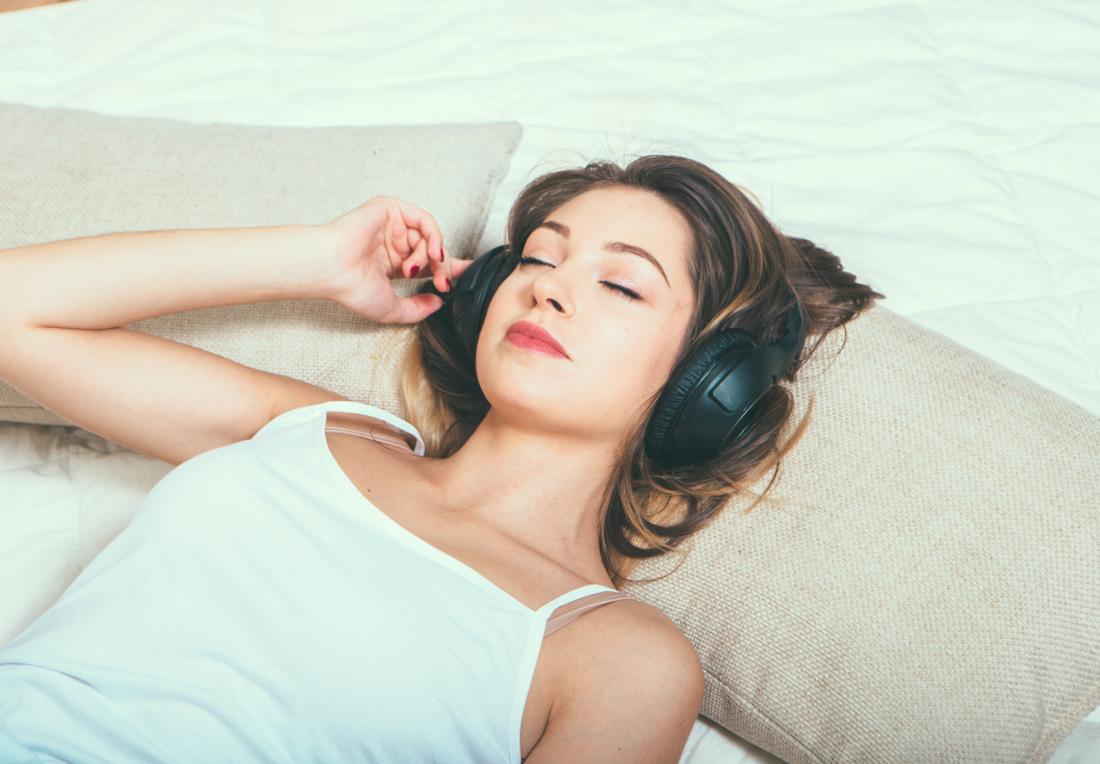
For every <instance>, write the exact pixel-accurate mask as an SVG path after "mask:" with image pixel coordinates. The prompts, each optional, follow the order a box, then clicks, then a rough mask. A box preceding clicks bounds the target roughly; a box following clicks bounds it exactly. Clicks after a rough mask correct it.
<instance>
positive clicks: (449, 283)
mask: <svg viewBox="0 0 1100 764" xmlns="http://www.w3.org/2000/svg"><path fill="white" fill-rule="evenodd" d="M450 288H451V280H450V279H447V289H450Z"/></svg>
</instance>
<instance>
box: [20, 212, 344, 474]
mask: <svg viewBox="0 0 1100 764" xmlns="http://www.w3.org/2000/svg"><path fill="white" fill-rule="evenodd" d="M332 236H333V233H332V232H331V231H329V230H327V229H325V228H322V227H319V226H316V227H315V226H308V225H288V226H276V227H268V228H228V229H198V230H175V231H151V232H127V233H118V234H104V235H100V236H91V237H83V238H78V239H68V240H64V241H58V242H50V243H45V244H36V245H32V246H27V247H17V248H15V249H8V250H0V380H2V381H4V382H6V383H8V384H10V385H12V386H13V387H15V388H16V389H17V390H20V391H21V392H23V393H24V394H25V395H27V396H29V397H30V398H32V399H34V400H35V401H37V402H38V403H40V404H41V405H43V406H45V407H46V408H48V409H50V410H51V411H54V412H55V413H57V414H59V415H60V416H62V417H63V418H65V419H67V420H68V421H70V422H73V423H74V424H76V425H78V426H80V427H83V428H84V429H86V430H88V431H90V432H94V433H96V434H98V435H101V436H102V437H104V438H107V439H108V440H111V441H113V442H115V443H118V444H120V445H123V446H125V447H127V448H131V449H133V450H135V451H138V452H140V453H144V454H148V455H151V456H154V457H156V458H158V459H163V460H164V461H167V462H169V463H171V464H179V463H180V462H183V461H185V460H187V459H189V458H191V457H192V456H195V455H196V454H198V453H201V452H203V451H207V450H209V449H212V448H216V447H219V446H222V445H227V444H229V443H235V442H238V441H240V440H244V439H247V438H250V437H251V436H252V435H253V434H255V432H256V430H258V429H259V428H260V427H261V426H263V425H264V424H265V423H267V422H268V421H270V419H271V417H272V416H273V415H274V413H275V412H276V411H277V410H285V408H286V407H287V406H288V405H294V404H295V403H296V402H300V405H305V404H307V403H314V402H318V401H320V400H325V399H330V398H331V399H338V398H342V397H343V396H340V395H337V394H335V393H332V392H330V391H327V390H323V389H322V388H319V387H316V386H314V385H310V384H307V383H306V382H302V381H300V380H296V379H292V378H290V377H284V376H281V375H278V374H272V373H269V372H265V371H261V370H258V369H253V368H251V367H249V366H246V365H243V364H239V363H236V362H235V361H232V360H230V359H227V358H223V357H222V356H220V355H217V354H215V353H210V352H207V351H205V350H202V349H200V348H195V347H191V346H189V345H186V344H183V343H179V342H175V341H172V340H169V339H165V338H162V337H156V336H153V335H149V334H145V333H142V332H138V331H134V330H132V329H126V328H115V327H119V326H120V325H121V324H125V323H129V322H131V321H137V320H140V319H144V318H149V317H153V316H158V315H164V314H168V313H173V312H181V311H186V310H191V309H195V308H202V307H210V306H218V305H232V304H237V303H246V302H258V301H263V300H276V299H294V298H323V297H325V296H327V292H326V290H325V288H324V279H323V276H324V275H326V274H325V268H326V267H327V266H326V265H325V264H324V263H325V261H324V258H325V257H326V255H327V254H331V252H332V251H333V248H334V247H335V246H336V245H335V244H334V243H333V242H332V241H331V240H330V239H331V237H332Z"/></svg>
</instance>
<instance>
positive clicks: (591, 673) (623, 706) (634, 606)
mask: <svg viewBox="0 0 1100 764" xmlns="http://www.w3.org/2000/svg"><path fill="white" fill-rule="evenodd" d="M600 611H605V612H604V613H603V614H601V615H602V616H603V617H602V618H593V619H592V620H591V621H590V624H591V626H592V628H589V629H584V630H578V638H579V639H582V640H583V642H584V644H583V647H584V649H582V650H572V651H570V655H571V659H572V660H575V669H576V670H573V671H570V672H569V676H568V677H567V678H565V679H563V681H562V685H561V687H560V688H559V691H558V693H557V694H556V695H555V699H554V703H553V706H552V707H551V709H550V716H549V719H548V721H547V725H546V730H545V732H544V733H543V735H542V737H541V738H540V739H539V742H538V744H537V745H536V746H535V748H534V749H533V750H532V751H531V754H530V756H528V758H527V759H526V760H525V761H526V762H527V763H528V764H542V763H543V762H551V761H603V762H636V763H637V762H643V763H649V764H676V762H678V761H679V760H680V756H681V754H682V753H683V750H684V746H685V745H686V744H687V739H688V736H689V735H690V734H691V730H692V727H693V725H694V723H695V720H696V717H698V715H699V713H700V711H701V710H702V703H703V690H704V674H703V667H702V664H701V663H700V661H699V656H698V654H697V653H696V651H695V648H694V646H693V645H692V643H691V641H690V640H689V639H688V638H687V637H686V636H684V634H683V633H682V632H680V630H679V629H678V628H677V627H676V624H675V623H674V622H673V621H672V619H670V618H669V617H668V616H667V615H665V614H664V613H663V612H661V611H660V610H658V609H657V608H655V607H653V606H651V605H648V604H646V603H644V602H641V601H638V600H634V599H629V600H619V601H616V602H614V603H612V605H611V606H608V607H601V608H596V610H594V611H592V612H591V613H589V614H587V615H586V618H588V617H591V616H595V615H596V614H597V613H599V612H600ZM581 620H582V621H583V620H585V619H581ZM578 623H579V621H578ZM582 631H583V632H584V634H583V636H581V632H582Z"/></svg>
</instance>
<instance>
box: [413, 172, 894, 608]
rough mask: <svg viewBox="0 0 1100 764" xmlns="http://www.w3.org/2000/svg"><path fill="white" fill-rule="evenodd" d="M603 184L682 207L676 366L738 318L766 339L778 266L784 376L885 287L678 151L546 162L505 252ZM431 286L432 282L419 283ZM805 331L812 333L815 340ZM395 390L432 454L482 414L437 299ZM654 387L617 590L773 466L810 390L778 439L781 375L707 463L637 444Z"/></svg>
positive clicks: (626, 496) (520, 201) (622, 526)
mask: <svg viewBox="0 0 1100 764" xmlns="http://www.w3.org/2000/svg"><path fill="white" fill-rule="evenodd" d="M611 186H628V187H632V188H639V189H646V190H649V191H652V192H655V193H657V194H659V195H660V196H661V197H662V198H663V199H664V200H665V201H667V202H668V203H670V204H671V205H673V206H674V207H675V208H676V209H678V210H679V211H680V213H681V214H682V215H683V216H684V217H685V218H686V219H687V221H688V222H689V226H690V229H691V231H692V235H693V241H692V252H693V256H692V257H691V258H690V280H691V283H692V292H693V297H694V313H693V317H692V320H691V322H690V324H689V328H688V331H687V333H686V335H685V338H684V341H683V342H682V343H681V347H680V350H679V354H678V357H677V360H676V362H675V364H674V365H673V372H672V373H673V374H676V373H677V371H678V370H679V369H680V368H681V367H682V363H683V361H684V360H685V359H686V358H687V357H688V355H689V354H690V353H691V352H692V351H693V350H695V349H696V348H697V347H699V345H700V344H701V343H702V342H703V340H705V339H706V338H707V337H708V336H709V335H711V334H712V333H713V332H715V331H716V330H718V329H722V328H726V327H729V326H737V327H741V328H743V329H746V330H747V331H749V332H751V333H753V335H754V336H755V337H757V338H758V340H759V341H760V342H761V343H764V344H766V343H770V342H772V341H774V340H775V339H776V338H777V337H778V336H779V335H780V334H781V333H782V331H783V319H784V315H785V308H786V301H785V300H786V297H787V294H786V285H785V282H784V277H785V278H786V280H787V281H789V282H790V284H791V285H792V287H793V288H794V290H795V294H796V295H797V296H798V299H799V301H800V302H801V303H802V306H803V308H804V311H805V317H806V321H805V333H806V341H805V344H804V346H803V349H802V353H801V355H800V356H799V358H798V360H797V361H796V362H795V364H794V365H793V366H792V367H791V369H790V371H789V372H788V373H787V374H786V375H785V376H784V377H783V378H782V379H785V380H793V379H794V377H795V374H796V373H797V372H798V370H799V369H800V368H801V367H802V366H803V365H804V363H805V361H806V360H807V359H808V358H809V357H810V356H811V355H812V354H813V353H814V351H815V350H816V348H817V346H818V345H819V344H820V343H821V341H822V340H824V338H825V336H826V335H827V334H828V333H829V332H831V331H832V330H833V329H836V328H838V327H841V326H843V325H844V324H845V323H847V322H848V321H850V320H852V319H853V318H855V317H856V316H857V315H859V313H860V312H861V311H863V310H864V309H866V308H868V307H870V306H871V305H872V304H873V300H874V299H876V298H879V299H881V298H884V297H885V295H883V294H880V293H879V292H876V291H874V290H872V289H871V288H870V287H869V286H867V285H865V284H861V283H858V282H857V281H856V278H855V276H853V275H852V274H851V273H848V272H847V271H845V270H844V269H843V267H842V266H841V263H840V259H839V258H837V257H836V256H835V255H833V254H832V253H831V252H828V251H827V250H824V249H822V248H820V247H818V246H816V245H815V244H814V243H813V242H811V241H809V240H807V239H801V238H797V237H789V236H785V235H784V234H782V233H780V231H779V229H778V228H777V227H776V226H775V225H774V224H773V223H772V222H770V221H769V220H768V219H767V218H766V217H765V216H764V214H763V213H762V212H761V211H760V209H759V208H758V207H757V206H755V205H754V204H753V203H752V202H750V201H749V199H748V198H747V197H746V195H745V193H743V192H742V190H741V189H739V188H738V187H737V186H736V185H735V184H734V183H732V182H730V181H729V180H727V179H726V178H724V177H722V176H721V175H720V174H718V173H717V172H715V171H714V170H712V169H711V168H709V167H707V166H706V165H703V164H701V163H699V162H696V161H694V160H691V159H687V158H685V157H681V156H675V155H664V154H651V155H647V156H642V157H639V158H637V159H635V160H634V161H632V162H630V163H629V164H627V165H626V167H620V166H619V165H618V164H616V163H615V162H611V161H606V160H594V161H591V162H589V163H588V164H587V165H585V166H584V167H583V168H572V169H564V170H559V171H555V172H550V173H547V174H545V175H542V176H540V177H538V178H536V179H535V180H533V181H531V182H530V183H528V184H527V185H526V186H524V188H523V189H522V190H521V191H520V194H519V196H518V197H517V198H516V200H515V203H514V204H513V205H512V208H511V210H510V212H509V215H508V223H507V231H506V235H507V241H506V245H507V246H508V247H509V251H508V256H515V255H514V253H520V252H522V251H523V247H524V244H525V243H526V241H527V237H528V236H529V235H530V233H531V232H532V231H533V230H534V229H535V228H536V227H537V226H538V225H539V223H541V222H542V221H543V220H545V219H546V218H547V217H548V216H549V215H550V213H552V212H553V211H554V210H555V209H557V208H558V207H559V206H561V205H562V204H564V203H565V202H567V201H569V200H570V199H572V198H574V197H576V196H578V195H580V194H582V193H584V192H586V191H589V190H592V189H596V188H606V187H611ZM431 288H432V285H431V282H430V281H429V282H426V283H425V284H424V285H423V286H422V287H421V288H420V289H419V290H418V291H419V292H427V291H429V290H431ZM811 336H816V337H817V340H816V341H815V342H811V341H810V338H811ZM844 336H845V339H846V337H847V334H846V333H845V335H844ZM401 397H402V402H403V404H404V406H405V411H406V415H407V417H408V419H409V421H410V422H411V423H412V424H413V425H414V426H415V427H416V428H417V429H418V430H419V431H420V433H421V435H422V436H423V437H424V441H425V446H426V451H425V453H426V454H427V455H429V456H433V457H437V458H446V457H448V456H450V455H451V454H453V453H455V452H456V451H457V450H458V449H459V448H460V447H461V446H462V444H463V443H465V442H466V439H467V438H469V437H470V435H472V434H473V432H474V431H475V430H476V429H477V427H478V424H479V423H480V422H481V421H482V419H483V418H484V417H485V415H486V413H488V410H489V402H488V400H486V398H485V396H484V395H483V393H482V392H481V388H480V386H479V384H478V381H477V375H476V370H475V368H474V363H473V360H472V359H467V358H466V357H465V354H464V352H463V351H462V350H461V348H460V344H459V338H458V335H457V334H456V333H455V331H454V328H453V326H452V324H451V323H450V322H449V320H448V317H447V314H446V312H445V311H444V310H442V309H441V310H437V311H436V312H435V313H432V314H431V315H430V316H428V317H427V318H426V319H425V320H423V321H421V322H420V323H419V324H418V325H417V327H416V335H415V339H414V341H413V343H412V344H411V345H410V347H409V352H408V354H407V355H406V357H405V362H404V367H403V371H402V378H401ZM658 397H659V392H658V394H657V395H655V396H654V397H653V399H652V400H651V401H650V402H649V405H648V406H647V407H646V408H645V412H646V415H645V417H643V418H642V419H641V420H640V421H638V422H637V423H635V425H634V426H633V428H632V430H631V431H630V432H628V433H626V438H625V444H626V445H625V448H624V449H623V452H622V456H621V458H620V459H619V461H618V462H617V464H616V466H615V467H614V468H613V470H612V473H611V475H610V476H609V479H608V482H607V486H606V489H605V493H604V496H603V500H602V506H603V509H602V512H601V519H600V523H601V528H600V534H599V536H600V538H599V543H600V556H601V558H602V560H603V564H604V568H605V569H606V570H607V572H608V574H609V576H610V578H611V581H612V583H613V584H614V585H615V587H616V588H619V587H620V585H621V584H622V582H623V581H627V580H630V581H632V580H634V579H630V578H628V576H629V574H630V573H631V572H632V571H633V569H634V567H635V566H636V565H637V563H638V561H639V560H641V559H644V558H648V557H654V556H656V555H660V554H664V553H666V552H670V551H673V550H674V549H675V548H676V547H678V546H679V545H680V544H681V543H682V542H683V541H684V540H685V539H687V538H688V537H690V536H691V535H692V534H694V533H695V532H696V531H698V530H700V529H701V528H703V527H705V526H706V525H708V524H709V523H710V522H711V520H712V519H713V518H714V517H715V516H716V515H717V514H718V512H719V510H720V509H721V508H722V507H723V506H724V505H725V504H726V503H727V502H728V501H729V499H730V498H731V496H733V495H735V494H737V493H739V492H741V491H742V490H744V489H745V488H746V487H748V486H750V485H752V484H753V483H755V482H756V481H757V480H758V479H759V478H760V477H762V476H763V475H764V474H766V473H767V471H768V470H771V469H773V468H776V469H777V468H778V466H779V463H780V461H781V459H782V458H783V456H785V455H786V453H787V452H788V451H790V450H791V449H792V448H793V447H794V445H795V444H796V443H797V442H798V440H799V439H800V438H801V437H802V434H803V432H804V431H805V428H806V427H807V425H808V424H809V419H810V413H811V412H812V408H813V405H812V404H813V399H812V398H811V399H810V406H809V409H808V410H807V413H806V416H805V417H803V419H802V421H801V422H800V423H799V425H798V426H797V428H796V431H795V433H794V435H793V436H792V437H791V438H789V439H788V440H787V441H786V442H785V443H783V444H782V445H780V443H779V440H780V434H781V431H782V430H783V429H784V426H785V425H786V424H787V423H788V420H789V419H790V418H791V414H792V412H793V409H794V398H793V396H792V394H791V393H790V392H789V391H788V390H787V389H786V388H785V387H783V386H782V385H778V384H777V385H775V386H774V387H773V388H772V389H771V390H770V391H769V392H768V393H767V394H766V395H765V397H764V399H763V400H762V401H761V403H760V405H759V407H758V408H757V409H756V413H755V414H754V417H755V418H754V422H753V424H752V426H751V428H750V429H749V430H748V431H747V432H746V433H745V436H744V437H743V438H741V439H739V440H736V441H734V442H731V443H728V444H727V445H726V447H725V448H724V449H722V451H721V452H720V453H719V454H717V455H716V456H715V457H713V458H711V459H710V460H708V461H706V462H703V463H699V464H692V465H686V466H680V467H668V466H665V465H662V464H660V463H656V462H653V461H652V460H651V459H650V458H649V457H648V456H647V455H646V452H645V443H644V436H645V428H646V424H647V422H648V419H649V415H650V414H651V413H652V410H653V406H654V405H655V404H656V401H657V398H658ZM777 474H778V469H777V471H776V473H775V474H773V475H772V477H771V480H770V481H769V482H768V485H767V488H766V490H765V491H764V492H763V494H762V495H761V496H760V497H759V498H758V499H757V501H756V502H754V503H753V505H752V506H751V507H749V509H748V510H746V512H748V511H751V510H752V509H753V508H754V507H755V506H756V504H758V503H759V502H760V501H763V500H764V498H765V497H767V495H768V494H769V492H770V491H771V489H772V486H773V485H774V483H775V479H776V476H777ZM636 542H640V544H641V545H638V544H637V543H636ZM665 575H668V574H665ZM662 577H663V576H662Z"/></svg>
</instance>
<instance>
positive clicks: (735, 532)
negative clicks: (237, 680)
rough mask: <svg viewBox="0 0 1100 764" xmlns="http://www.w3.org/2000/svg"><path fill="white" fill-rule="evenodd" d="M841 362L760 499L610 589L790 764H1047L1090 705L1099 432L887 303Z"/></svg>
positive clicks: (755, 736) (860, 321)
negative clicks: (659, 630) (677, 640)
mask: <svg viewBox="0 0 1100 764" xmlns="http://www.w3.org/2000/svg"><path fill="white" fill-rule="evenodd" d="M843 342H844V338H843V332H842V330H838V331H837V332H835V333H834V334H832V335H830V336H829V337H828V338H827V339H826V340H825V341H824V342H823V343H822V345H821V347H820V348H819V354H818V355H816V356H814V357H813V358H812V359H811V360H810V361H809V362H808V363H807V364H806V366H805V367H804V368H803V370H802V373H801V375H800V376H799V378H798V379H797V381H796V383H795V384H794V385H792V386H791V391H792V394H793V395H794V396H795V399H796V404H797V405H796V411H795V422H797V421H799V420H800V419H801V417H802V416H803V415H804V414H805V411H806V404H807V400H808V397H809V395H810V394H811V393H814V394H815V395H816V399H815V401H814V411H813V412H812V415H811V416H812V419H811V424H810V426H809V428H808V431H807V433H806V435H805V436H804V438H803V440H802V441H800V442H799V443H798V444H797V445H796V447H795V448H794V450H793V451H791V452H790V454H789V455H788V456H787V457H786V459H785V460H784V462H783V464H782V465H781V466H780V476H779V478H778V480H777V484H776V485H775V487H774V489H773V492H772V493H771V494H770V495H769V497H768V499H767V500H765V501H764V502H762V503H761V504H759V505H758V506H757V507H756V508H755V509H753V510H752V511H751V512H750V513H749V514H745V515H743V514H740V513H741V512H743V511H744V510H745V509H746V508H747V507H748V506H749V505H750V504H751V503H752V501H753V500H754V498H755V497H754V496H744V497H738V498H736V499H734V500H732V501H730V502H729V503H728V505H727V506H726V507H725V509H724V513H723V514H722V516H721V517H720V518H719V520H718V521H717V522H715V523H714V524H713V525H712V526H709V527H708V528H706V529H705V530H704V531H702V532H701V533H699V534H698V535H697V536H695V537H693V538H692V539H691V540H690V541H689V545H690V552H689V553H688V555H687V559H686V561H684V563H683V565H682V566H681V567H680V568H679V569H678V570H676V572H675V573H672V574H671V575H669V576H668V577H667V578H665V579H663V580H661V581H658V582H656V583H651V584H642V583H627V584H626V585H624V586H623V590H624V591H627V592H629V593H631V594H632V595H635V596H637V597H638V598H639V599H644V600H646V601H647V602H649V603H651V604H653V605H654V606H656V607H658V608H660V609H661V610H663V611H664V612H665V613H667V614H668V615H669V617H671V618H672V619H673V620H674V621H675V622H676V623H677V625H678V626H679V627H680V629H681V631H683V632H684V634H685V635H686V636H688V637H689V638H690V639H691V640H692V642H693V644H694V645H695V647H696V650H697V652H698V653H699V656H700V659H701V661H702V663H703V666H704V669H705V671H706V676H707V689H706V695H705V700H704V704H703V715H704V716H706V717H707V718H709V719H711V720H712V721H714V722H716V723H717V724H719V725H721V726H722V727H724V728H726V729H728V730H730V731H731V732H733V733H735V734H736V735H739V736H740V737H742V738H744V739H746V740H748V741H749V742H750V743H752V744H754V745H756V746H759V747H760V748H763V749H764V750H766V751H769V752H771V753H773V754H775V755H776V756H778V757H780V758H781V759H783V760H785V761H788V762H795V763H796V764H802V763H803V762H841V761H844V762H847V761H861V762H862V761H879V762H894V761H899V762H902V761H904V762H934V761H937V762H938V761H967V762H979V761H980V762H988V761H1006V762H1007V761H1013V762H1036V763H1038V762H1046V761H1047V760H1048V759H1049V758H1050V756H1051V754H1052V753H1053V752H1054V750H1055V748H1056V747H1057V746H1058V744H1059V743H1060V742H1061V740H1062V739H1063V738H1065V737H1066V735H1068V734H1069V733H1070V731H1071V730H1072V728H1073V727H1074V726H1075V724H1076V723H1077V722H1078V721H1079V720H1080V719H1082V718H1083V717H1084V716H1085V715H1086V714H1088V713H1089V712H1090V711H1092V710H1093V709H1094V708H1095V707H1096V706H1097V705H1098V704H1100V512H1098V508H1100V498H1098V497H1100V468H1098V465H1100V418H1097V417H1095V416H1094V415H1092V414H1091V413H1090V412H1088V411H1086V410H1085V409H1083V408H1081V407H1079V406H1078V405H1077V404H1075V403H1073V402H1071V401H1069V400H1067V399H1065V398H1063V397H1061V396H1059V395H1057V394H1055V393H1053V392H1051V391H1049V390H1048V389H1046V388H1044V387H1041V386H1040V385H1038V384H1036V383H1034V382H1032V381H1031V380H1029V379H1027V378H1026V377H1023V376H1020V375H1019V374H1016V373H1015V372H1012V371H1010V370H1008V369H1006V368H1005V367H1003V366H1001V365H999V364H997V363H995V362H993V361H991V360H989V359H987V358H985V357H984V356H981V355H979V354H977V353H975V352H973V351H971V350H969V349H968V348H966V347H964V346H962V345H960V344H958V343H956V342H954V341H953V340H951V339H950V338H948V337H945V336H943V335H941V334H938V333H936V332H933V331H930V330H928V329H925V328H922V327H920V326H919V325H917V324H915V323H914V322H912V321H910V320H908V319H906V318H904V317H902V316H899V315H898V314H896V313H893V312H892V311H890V310H888V309H887V308H885V307H883V306H882V305H881V304H876V305H875V306H874V307H873V308H871V309H870V310H868V311H866V312H864V313H863V314H861V315H860V316H859V317H858V318H857V319H855V320H854V321H852V322H850V323H849V324H848V325H847V344H846V345H844V346H843V349H841V347H840V346H841V344H842V343H843ZM838 351H839V352H838ZM792 428H793V425H792ZM766 482H767V480H766V477H765V479H762V480H761V481H760V482H759V483H758V484H757V485H755V486H754V487H753V491H754V492H755V494H756V496H758V495H759V494H761V493H762V492H763V490H764V487H765V485H766ZM676 562H679V558H678V557H676V558H667V559H660V558H658V559H653V560H646V561H643V562H642V563H641V564H639V565H638V567H637V568H636V569H635V571H634V573H633V574H632V578H634V579H649V578H654V577H656V576H659V575H661V574H663V573H665V572H667V571H668V570H671V569H672V568H673V567H674V566H675V563H676Z"/></svg>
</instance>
